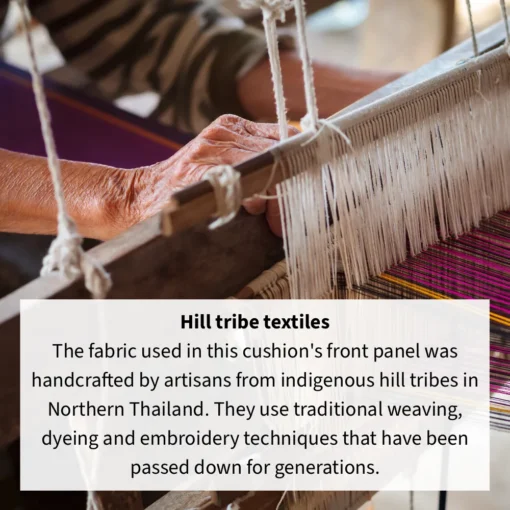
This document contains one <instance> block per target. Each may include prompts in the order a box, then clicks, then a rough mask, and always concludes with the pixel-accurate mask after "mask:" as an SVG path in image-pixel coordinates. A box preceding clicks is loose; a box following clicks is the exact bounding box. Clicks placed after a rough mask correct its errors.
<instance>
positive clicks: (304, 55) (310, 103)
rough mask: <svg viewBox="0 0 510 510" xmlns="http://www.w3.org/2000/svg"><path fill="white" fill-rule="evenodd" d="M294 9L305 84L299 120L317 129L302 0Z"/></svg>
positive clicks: (317, 120)
mask: <svg viewBox="0 0 510 510" xmlns="http://www.w3.org/2000/svg"><path fill="white" fill-rule="evenodd" d="M294 10H295V13H296V29H297V34H298V45H299V56H300V58H301V63H302V66H303V81H304V84H305V99H306V111H307V114H306V116H305V118H304V119H303V120H302V121H301V124H302V126H303V128H305V126H307V127H308V126H313V127H314V129H319V110H318V108H317V97H316V94H315V85H314V81H313V67H312V59H311V58H310V52H309V50H308V42H307V39H306V26H305V25H306V11H305V3H304V0H295V3H294Z"/></svg>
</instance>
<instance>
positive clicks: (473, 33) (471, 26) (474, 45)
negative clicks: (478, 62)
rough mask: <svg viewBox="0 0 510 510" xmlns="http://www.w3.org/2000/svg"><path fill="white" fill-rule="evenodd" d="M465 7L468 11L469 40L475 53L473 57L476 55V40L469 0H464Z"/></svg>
mask: <svg viewBox="0 0 510 510" xmlns="http://www.w3.org/2000/svg"><path fill="white" fill-rule="evenodd" d="M466 8H467V12H468V18H469V28H470V30H471V40H472V41H473V51H474V53H475V57H478V54H479V52H478V41H477V39H476V30H475V22H474V20H473V11H472V9H471V0H466Z"/></svg>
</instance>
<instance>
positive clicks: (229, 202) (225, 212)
mask: <svg viewBox="0 0 510 510" xmlns="http://www.w3.org/2000/svg"><path fill="white" fill-rule="evenodd" d="M203 180H206V181H209V182H210V184H211V186H212V188H213V190H214V196H215V197H216V207H217V212H216V217H217V218H218V219H217V220H216V221H214V222H213V223H211V224H210V225H209V228H210V229H215V228H218V227H221V226H223V225H226V224H227V223H228V222H229V221H231V220H232V219H233V218H235V216H236V214H237V211H239V209H240V207H241V202H242V193H241V174H240V173H239V172H238V171H237V170H235V169H234V168H233V167H232V166H230V165H219V166H215V167H214V168H211V170H209V171H208V172H207V173H206V174H205V175H204V177H203Z"/></svg>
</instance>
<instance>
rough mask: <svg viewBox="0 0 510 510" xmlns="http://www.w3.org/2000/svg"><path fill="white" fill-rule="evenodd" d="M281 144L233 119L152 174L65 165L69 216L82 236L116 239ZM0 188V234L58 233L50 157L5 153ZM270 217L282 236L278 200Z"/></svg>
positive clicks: (273, 131) (259, 206)
mask: <svg viewBox="0 0 510 510" xmlns="http://www.w3.org/2000/svg"><path fill="white" fill-rule="evenodd" d="M277 139H278V128H277V126H274V125H272V124H255V123H252V122H249V121H246V120H244V119H240V118H239V117H235V116H233V115H226V116H223V117H220V118H219V119H218V120H217V121H216V122H214V123H213V124H211V126H209V127H208V128H206V129H205V130H204V131H203V132H202V133H201V134H200V135H199V136H198V137H197V138H195V139H194V140H193V141H192V142H190V143H189V144H187V145H186V146H185V147H183V148H182V149H181V150H180V151H179V152H177V153H176V154H175V155H174V156H172V157H171V158H170V159H168V160H166V161H163V162H161V163H158V164H155V165H152V166H150V167H144V168H136V169H132V170H124V169H118V168H112V167H108V166H103V165H96V164H92V163H81V162H73V161H62V162H61V171H62V180H63V186H64V196H65V199H66V205H67V208H68V212H69V213H70V215H71V217H72V218H73V219H74V220H75V222H76V224H77V226H78V230H79V232H80V234H82V235H83V236H85V237H90V238H94V239H109V238H111V237H114V236H116V235H117V234H119V233H121V232H122V231H124V230H125V229H127V228H129V227H131V226H132V225H134V224H136V223H138V222H140V221H142V220H144V219H146V218H148V217H150V216H153V215H154V214H156V213H157V212H158V211H160V210H161V209H162V208H163V207H164V206H165V205H166V204H167V203H168V201H169V199H170V196H171V195H172V193H173V192H175V191H177V190H179V189H182V188H183V187H185V186H187V185H189V184H192V183H194V182H197V181H199V180H200V179H201V178H202V176H203V175H204V174H205V173H206V172H207V171H208V170H209V169H210V168H212V167H213V166H215V165H219V164H229V165H235V164H237V163H240V162H242V161H244V160H246V159H248V158H250V157H253V155H254V154H256V153H258V152H262V151H265V150H267V149H268V148H269V147H271V146H272V145H273V144H274V143H276V141H277ZM0 182H1V183H2V185H1V186H0V231H3V232H17V233H24V234H29V233H32V234H33V233H35V234H56V230H57V223H56V217H57V206H56V202H55V198H54V195H53V186H52V182H51V177H50V172H49V170H48V164H47V160H46V158H41V157H36V156H29V155H26V154H19V153H15V152H10V151H6V150H2V149H0ZM245 207H246V209H247V210H248V211H249V212H251V213H254V214H258V213H263V212H264V211H266V204H265V203H264V202H262V201H257V202H256V201H252V202H250V203H247V204H245ZM266 214H267V216H268V220H269V222H270V225H271V226H272V228H273V230H274V231H275V232H276V233H279V232H280V218H279V212H278V208H277V205H276V201H273V202H272V203H271V204H270V206H268V208H267V211H266Z"/></svg>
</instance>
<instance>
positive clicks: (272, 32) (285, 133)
mask: <svg viewBox="0 0 510 510" xmlns="http://www.w3.org/2000/svg"><path fill="white" fill-rule="evenodd" d="M239 5H240V6H241V7H242V8H243V9H253V8H259V9H260V10H261V11H262V24H263V26H264V32H265V35H266V43H267V52H268V56H269V66H270V68H271V79H272V81H273V93H274V98H275V103H276V116H277V119H278V126H279V131H280V139H281V140H285V139H286V138H288V137H289V126H288V124H287V112H286V108H285V95H284V93H283V78H282V68H281V63H280V52H279V51H278V34H277V31H276V20H277V19H279V20H280V21H282V22H283V21H285V11H286V10H288V9H290V7H292V2H291V0H240V1H239Z"/></svg>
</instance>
